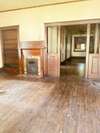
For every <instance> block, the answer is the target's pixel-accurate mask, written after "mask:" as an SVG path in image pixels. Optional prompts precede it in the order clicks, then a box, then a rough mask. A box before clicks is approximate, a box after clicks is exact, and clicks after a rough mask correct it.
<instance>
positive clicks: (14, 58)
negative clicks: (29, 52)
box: [2, 29, 19, 71]
mask: <svg viewBox="0 0 100 133" xmlns="http://www.w3.org/2000/svg"><path fill="white" fill-rule="evenodd" d="M17 33H18V32H17V29H5V30H2V46H3V64H4V68H9V69H11V70H14V69H16V71H18V65H19V58H18V35H17Z"/></svg>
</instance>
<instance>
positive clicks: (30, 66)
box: [26, 59, 38, 75]
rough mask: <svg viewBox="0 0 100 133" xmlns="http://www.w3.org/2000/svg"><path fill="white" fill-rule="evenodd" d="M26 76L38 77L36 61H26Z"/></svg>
mask: <svg viewBox="0 0 100 133" xmlns="http://www.w3.org/2000/svg"><path fill="white" fill-rule="evenodd" d="M26 69H27V74H31V75H38V59H26Z"/></svg>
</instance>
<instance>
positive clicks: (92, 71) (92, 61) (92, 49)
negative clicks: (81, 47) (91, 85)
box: [88, 24, 100, 79]
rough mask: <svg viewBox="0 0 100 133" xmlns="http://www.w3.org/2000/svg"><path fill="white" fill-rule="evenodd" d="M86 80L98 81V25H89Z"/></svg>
mask: <svg viewBox="0 0 100 133" xmlns="http://www.w3.org/2000/svg"><path fill="white" fill-rule="evenodd" d="M90 30H91V32H90V33H91V35H92V36H91V37H90V43H89V61H88V67H89V68H88V78H92V79H100V25H99V24H94V25H93V24H92V25H91V29H90Z"/></svg>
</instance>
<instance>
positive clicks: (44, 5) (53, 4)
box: [0, 0, 88, 13]
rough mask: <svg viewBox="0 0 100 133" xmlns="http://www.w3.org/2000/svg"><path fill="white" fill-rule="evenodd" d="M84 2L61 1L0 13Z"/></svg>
mask: <svg viewBox="0 0 100 133" xmlns="http://www.w3.org/2000/svg"><path fill="white" fill-rule="evenodd" d="M84 1H88V0H69V1H63V2H52V3H50V4H40V5H36V6H29V7H23V8H15V9H9V10H2V11H0V13H3V12H11V11H18V10H25V9H31V8H39V7H47V6H55V5H62V4H68V3H74V2H84Z"/></svg>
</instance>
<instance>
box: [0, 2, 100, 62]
mask: <svg viewBox="0 0 100 133" xmlns="http://www.w3.org/2000/svg"><path fill="white" fill-rule="evenodd" d="M94 18H100V0H86V1H82V2H75V3H67V4H62V5H54V6H48V7H39V8H33V9H26V10H20V11H12V12H5V13H0V27H4V26H11V25H19V35H20V41H39V40H44V39H45V36H44V35H45V34H44V23H48V22H59V21H73V20H84V19H94ZM0 59H1V57H0ZM0 62H1V61H0Z"/></svg>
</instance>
